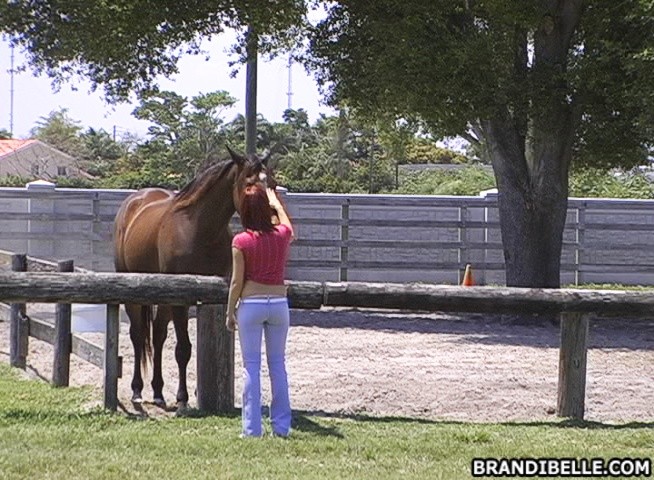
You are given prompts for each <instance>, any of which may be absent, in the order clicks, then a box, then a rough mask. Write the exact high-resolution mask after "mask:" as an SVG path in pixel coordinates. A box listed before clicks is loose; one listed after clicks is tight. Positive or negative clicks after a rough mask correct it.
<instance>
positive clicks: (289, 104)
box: [286, 53, 293, 110]
mask: <svg viewBox="0 0 654 480" xmlns="http://www.w3.org/2000/svg"><path fill="white" fill-rule="evenodd" d="M286 68H288V89H287V91H286V96H287V97H288V102H287V104H286V108H287V109H289V110H290V109H291V108H293V100H292V97H293V90H292V88H293V54H292V53H289V54H288V66H287V67H286Z"/></svg>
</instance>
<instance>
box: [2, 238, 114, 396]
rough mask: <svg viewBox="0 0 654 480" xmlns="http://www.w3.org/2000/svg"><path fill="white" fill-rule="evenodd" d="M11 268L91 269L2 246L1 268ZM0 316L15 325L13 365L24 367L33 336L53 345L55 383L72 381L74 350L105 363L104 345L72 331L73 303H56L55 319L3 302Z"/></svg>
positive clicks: (49, 269)
mask: <svg viewBox="0 0 654 480" xmlns="http://www.w3.org/2000/svg"><path fill="white" fill-rule="evenodd" d="M10 268H11V270H12V271H17V272H27V271H31V272H56V271H59V272H72V271H76V272H88V271H87V270H85V269H81V268H75V267H74V264H73V261H72V260H64V261H60V262H57V263H55V262H49V261H47V260H42V259H37V258H32V257H28V256H26V255H22V254H18V255H17V254H12V253H11V252H7V251H4V250H0V270H8V269H10ZM0 317H1V319H2V320H3V321H10V322H11V325H12V327H11V332H10V335H11V339H10V342H11V345H12V347H11V350H12V351H13V352H14V355H13V356H11V358H10V362H11V364H12V365H13V366H17V367H20V368H25V364H26V357H25V355H26V352H27V341H28V337H30V336H31V337H34V338H36V339H38V340H41V341H44V342H46V343H49V344H51V345H53V347H54V358H53V368H52V383H53V385H55V386H61V387H64V386H68V385H69V381H70V355H71V353H72V354H75V355H77V356H78V357H79V358H81V359H82V360H85V361H87V362H89V363H91V364H93V365H95V366H97V367H100V368H103V367H104V362H105V353H104V349H103V347H102V346H99V345H96V344H95V343H93V342H90V341H88V340H86V339H84V338H81V337H79V336H77V335H74V334H73V333H72V332H71V307H70V305H68V304H57V306H56V308H55V320H54V323H53V322H50V321H47V320H44V319H43V318H39V314H38V313H36V314H34V315H33V314H32V312H29V315H28V311H27V305H26V304H25V303H22V304H13V305H11V306H7V305H5V304H3V303H0ZM116 361H117V367H116V368H117V375H118V377H120V375H121V373H122V358H121V357H120V356H118V357H117V359H116Z"/></svg>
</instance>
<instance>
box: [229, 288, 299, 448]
mask: <svg viewBox="0 0 654 480" xmlns="http://www.w3.org/2000/svg"><path fill="white" fill-rule="evenodd" d="M236 321H237V322H238V338H239V341H240V344H241V354H242V356H243V408H242V421H243V435H244V436H254V437H259V436H261V435H262V434H263V430H262V426H261V380H260V377H261V336H262V334H263V336H264V338H265V341H266V358H267V360H268V372H269V373H270V385H271V390H272V402H271V404H270V421H271V423H272V430H273V433H274V434H275V435H280V436H283V437H286V436H288V434H289V432H290V431H291V404H290V400H289V393H288V379H287V376H286V337H287V335H288V327H289V309H288V300H287V299H286V298H284V297H266V298H260V297H246V298H242V299H241V301H240V303H239V306H238V309H237V311H236Z"/></svg>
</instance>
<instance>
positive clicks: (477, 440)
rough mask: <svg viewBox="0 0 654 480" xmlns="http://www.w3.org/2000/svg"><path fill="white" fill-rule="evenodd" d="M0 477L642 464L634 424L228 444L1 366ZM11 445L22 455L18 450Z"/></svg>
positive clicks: (327, 432)
mask: <svg viewBox="0 0 654 480" xmlns="http://www.w3.org/2000/svg"><path fill="white" fill-rule="evenodd" d="M0 392H2V393H1V394H0V471H1V472H3V477H4V478H8V479H9V478H10V479H12V480H23V479H24V480H31V479H33V478H48V479H52V480H64V479H65V480H76V479H85V480H86V479H89V478H102V479H104V480H114V479H117V480H118V479H120V480H123V479H125V478H132V477H138V478H139V479H143V480H155V479H156V480H159V479H162V478H180V479H181V478H188V479H191V478H192V479H197V480H203V479H207V480H208V479H211V480H213V479H216V478H230V479H253V478H280V479H281V478H284V479H285V478H289V479H293V478H301V479H309V480H311V479H325V478H338V479H344V480H347V479H361V478H375V479H379V480H383V479H392V478H398V475H399V476H401V477H402V478H403V479H406V480H413V479H420V480H422V479H425V478H435V479H436V478H443V479H457V478H469V477H470V459H471V458H474V457H493V458H525V457H540V458H546V457H566V458H569V457H572V458H581V457H584V458H605V459H609V458H613V457H636V458H649V457H650V456H651V445H652V443H653V442H654V432H652V429H651V428H647V427H646V426H643V425H641V424H632V425H629V424H625V425H603V424H597V423H584V422H580V423H576V424H571V423H570V422H568V421H566V420H561V421H549V422H546V423H541V422H533V423H525V422H520V423H503V424H469V423H462V422H439V421H430V420H422V419H420V420H416V419H411V418H393V417H381V418H375V417H369V416H352V417H350V418H345V419H343V418H329V417H325V416H319V417H314V416H309V415H305V414H303V413H296V414H295V415H294V423H293V431H292V433H291V437H290V438H289V439H288V440H280V439H278V438H273V437H265V438H262V439H256V440H241V439H239V438H238V432H239V430H240V418H239V417H238V416H237V415H223V416H202V417H199V418H183V417H180V418H166V419H161V420H142V421H135V419H134V418H129V417H127V416H125V415H122V414H111V413H108V412H106V411H103V410H101V409H99V408H97V407H96V408H88V407H83V406H82V405H88V404H89V402H95V403H96V404H97V403H98V401H99V400H100V399H99V398H97V397H99V395H98V394H97V393H93V392H91V391H90V390H88V389H78V388H65V389H60V388H52V387H50V386H49V385H47V384H46V383H44V382H38V381H28V380H25V379H20V378H19V377H18V375H17V374H16V373H15V370H10V369H9V367H7V366H6V364H0ZM17 446H20V447H21V448H17Z"/></svg>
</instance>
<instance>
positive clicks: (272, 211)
mask: <svg viewBox="0 0 654 480" xmlns="http://www.w3.org/2000/svg"><path fill="white" fill-rule="evenodd" d="M240 216H241V223H242V225H243V228H244V229H245V231H243V232H241V233H239V234H238V235H236V236H235V237H234V239H233V241H232V258H233V265H232V279H231V283H230V287H229V299H228V301H227V320H226V325H227V329H228V330H230V331H234V329H235V328H236V326H237V325H238V331H239V335H238V337H239V340H240V344H241V353H242V356H243V408H242V422H243V432H242V434H241V435H242V436H243V437H260V436H261V435H262V434H263V430H262V425H261V383H260V370H261V336H262V334H263V336H264V338H265V341H266V357H267V361H268V372H269V373H270V383H271V390H272V402H271V405H270V421H271V423H272V431H273V435H276V436H280V437H287V436H288V434H289V432H290V430H291V405H290V400H289V394H288V381H287V377H286V362H285V353H286V336H287V334H288V327H289V309H288V300H287V298H286V286H285V285H284V272H285V269H286V261H287V259H288V251H289V247H290V243H291V240H292V238H293V227H292V225H291V222H290V220H289V218H288V215H287V213H286V211H285V210H284V207H283V205H282V204H281V202H280V201H279V199H278V198H277V195H275V192H274V191H273V190H271V189H267V190H264V189H263V187H261V186H259V185H251V186H248V187H247V188H246V189H245V190H244V192H243V193H242V194H241V198H240ZM273 216H276V217H277V218H276V219H275V220H276V222H275V223H277V225H273ZM237 303H238V309H237Z"/></svg>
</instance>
